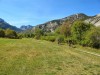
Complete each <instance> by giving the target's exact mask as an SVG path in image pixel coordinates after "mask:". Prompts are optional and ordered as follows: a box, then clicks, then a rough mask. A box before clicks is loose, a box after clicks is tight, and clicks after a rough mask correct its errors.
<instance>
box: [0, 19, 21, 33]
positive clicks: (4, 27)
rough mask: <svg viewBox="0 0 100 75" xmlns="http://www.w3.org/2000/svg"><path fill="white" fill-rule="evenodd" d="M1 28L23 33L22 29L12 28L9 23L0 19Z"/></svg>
mask: <svg viewBox="0 0 100 75" xmlns="http://www.w3.org/2000/svg"><path fill="white" fill-rule="evenodd" d="M0 28H2V29H8V28H9V29H11V30H14V31H17V32H19V31H22V30H21V29H19V28H17V27H15V26H12V25H10V24H9V23H7V22H5V21H4V20H3V19H1V18H0Z"/></svg>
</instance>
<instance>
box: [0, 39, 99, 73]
mask: <svg viewBox="0 0 100 75" xmlns="http://www.w3.org/2000/svg"><path fill="white" fill-rule="evenodd" d="M79 50H85V51H89V52H92V53H98V54H100V50H96V49H91V48H82V47H76V48H71V47H69V46H68V45H67V44H65V45H58V44H57V43H52V42H48V41H43V40H35V39H2V38H1V39H0V75H100V57H99V56H95V55H92V54H88V53H83V52H81V51H79Z"/></svg>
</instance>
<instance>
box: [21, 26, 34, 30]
mask: <svg viewBox="0 0 100 75" xmlns="http://www.w3.org/2000/svg"><path fill="white" fill-rule="evenodd" d="M32 28H33V26H32V25H22V26H21V27H20V29H21V30H28V29H32Z"/></svg>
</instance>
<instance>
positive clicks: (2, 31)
mask: <svg viewBox="0 0 100 75" xmlns="http://www.w3.org/2000/svg"><path fill="white" fill-rule="evenodd" d="M0 37H5V32H4V30H2V29H0Z"/></svg>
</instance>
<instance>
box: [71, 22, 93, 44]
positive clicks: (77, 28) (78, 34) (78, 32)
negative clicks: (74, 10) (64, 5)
mask: <svg viewBox="0 0 100 75" xmlns="http://www.w3.org/2000/svg"><path fill="white" fill-rule="evenodd" d="M92 27H93V25H92V24H88V23H84V22H82V21H76V22H74V23H73V25H72V27H71V34H72V37H73V39H74V40H76V42H77V43H79V44H81V42H82V41H83V40H84V39H85V35H86V33H87V31H89V30H90V29H91V28H92Z"/></svg>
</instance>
